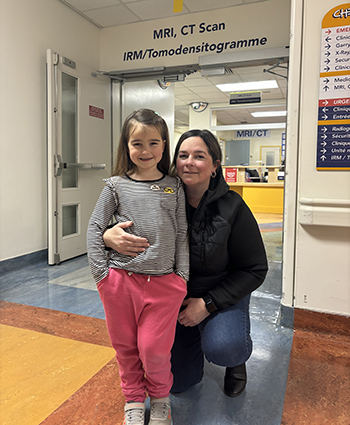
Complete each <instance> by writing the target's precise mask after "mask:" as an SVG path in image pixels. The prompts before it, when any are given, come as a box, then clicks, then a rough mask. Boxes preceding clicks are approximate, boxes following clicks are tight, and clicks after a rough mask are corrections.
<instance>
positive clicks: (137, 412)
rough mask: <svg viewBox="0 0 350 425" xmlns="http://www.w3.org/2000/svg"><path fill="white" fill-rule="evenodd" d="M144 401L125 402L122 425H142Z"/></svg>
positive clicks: (143, 422) (143, 421) (143, 420)
mask: <svg viewBox="0 0 350 425" xmlns="http://www.w3.org/2000/svg"><path fill="white" fill-rule="evenodd" d="M144 424H145V403H133V402H129V403H126V404H125V406H124V422H123V425H144Z"/></svg>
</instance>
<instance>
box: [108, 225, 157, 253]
mask: <svg viewBox="0 0 350 425" xmlns="http://www.w3.org/2000/svg"><path fill="white" fill-rule="evenodd" d="M132 224H133V222H132V221H126V222H125V223H118V224H116V225H115V226H113V227H112V228H110V229H107V230H106V231H105V232H104V234H103V241H104V243H105V245H106V246H108V248H112V249H114V251H117V252H119V253H120V254H124V255H130V256H131V257H136V256H137V255H138V254H139V253H140V252H143V251H145V249H146V248H148V247H149V243H148V241H147V239H146V238H141V237H140V236H135V235H131V234H130V233H126V232H125V231H124V229H126V228H127V227H130V226H131V225H132Z"/></svg>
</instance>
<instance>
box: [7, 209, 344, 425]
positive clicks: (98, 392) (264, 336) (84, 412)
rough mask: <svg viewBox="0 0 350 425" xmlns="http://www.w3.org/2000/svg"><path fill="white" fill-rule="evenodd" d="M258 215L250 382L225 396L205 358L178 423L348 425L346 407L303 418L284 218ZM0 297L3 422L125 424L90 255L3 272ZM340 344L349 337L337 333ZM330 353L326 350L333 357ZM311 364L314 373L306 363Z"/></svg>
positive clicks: (179, 408)
mask: <svg viewBox="0 0 350 425" xmlns="http://www.w3.org/2000/svg"><path fill="white" fill-rule="evenodd" d="M257 219H258V221H259V223H260V228H261V231H262V235H263V239H264V242H265V245H266V249H267V253H268V258H269V265H270V270H269V273H268V276H267V279H266V281H265V282H264V284H263V285H262V286H261V287H260V288H259V290H258V291H255V293H253V296H252V302H251V323H252V338H253V341H254V350H253V354H252V357H251V358H250V360H249V361H248V363H247V370H248V384H247V388H246V391H245V392H244V393H243V394H242V395H241V396H240V397H238V398H237V399H232V398H229V397H227V396H225V395H224V394H223V392H222V388H223V374H224V370H223V368H221V367H218V366H215V365H213V364H209V363H206V365H205V376H204V378H203V381H202V382H201V383H200V384H198V385H196V386H195V387H193V388H191V389H190V390H188V391H187V392H185V393H183V394H180V395H176V396H172V406H173V419H174V424H176V425H184V424H186V425H192V424H193V425H216V424H221V425H228V424H230V425H232V424H236V425H238V424H239V425H260V424H261V425H280V424H281V421H282V415H283V421H284V422H283V423H284V424H285V425H297V424H299V423H300V424H310V425H311V424H312V425H313V424H315V425H316V424H317V425H319V424H321V423H327V424H333V423H334V424H338V423H339V425H349V424H350V419H349V418H350V415H349V414H348V415H347V416H346V415H345V416H344V418H345V419H344V420H345V422H344V421H343V422H336V421H335V422H332V420H333V419H332V416H330V417H329V416H328V422H320V421H318V422H317V421H316V422H315V421H313V420H312V419H310V418H309V422H307V421H306V422H305V421H304V422H302V421H301V419H302V418H304V416H303V414H304V413H303V412H305V411H306V412H307V410H308V406H307V405H305V402H304V401H305V398H304V394H303V392H300V391H299V390H300V388H299V386H298V384H295V382H300V376H301V375H300V374H302V370H300V367H299V368H298V365H299V363H298V361H297V362H296V361H295V359H294V358H292V361H291V362H290V353H291V349H292V341H293V331H292V329H289V328H286V327H283V326H281V324H280V321H279V313H280V300H281V267H282V262H281V259H282V249H281V248H282V247H281V237H282V236H281V235H282V222H281V220H282V218H281V216H277V217H276V216H272V217H269V216H267V215H259V216H257ZM0 299H2V300H3V302H1V303H0V308H1V310H0V332H1V333H2V339H1V360H0V361H1V372H2V374H3V377H2V381H1V390H0V391H1V404H0V417H1V418H2V419H1V421H2V422H1V423H2V425H17V424H25V425H38V424H40V423H43V424H45V425H58V424H60V425H61V424H67V425H68V424H72V425H73V424H94V425H100V424H101V425H102V424H104V425H109V424H111V425H112V424H113V425H121V424H122V418H123V403H124V400H123V396H122V394H121V392H120V388H119V377H118V373H117V364H116V362H115V360H114V353H113V350H112V349H111V347H110V343H109V339H108V335H107V332H106V329H105V323H104V320H103V319H104V312H103V308H102V304H101V302H100V299H99V296H98V293H97V291H96V287H95V284H94V282H93V280H92V278H91V276H90V273H89V270H88V266H87V259H86V257H85V256H83V257H79V258H76V259H74V260H70V261H67V262H65V263H62V264H61V265H59V266H54V267H49V266H47V265H46V263H45V261H41V262H37V263H35V264H28V265H27V266H26V267H24V268H22V269H18V268H17V269H16V270H12V271H7V272H5V273H2V275H1V282H0ZM342 344H343V346H344V344H345V346H346V342H344V340H343V339H342ZM299 345H300V344H299ZM302 346H303V344H301V347H302ZM348 348H349V347H348ZM21 350H22V351H21ZM293 350H295V347H294V343H293ZM293 350H292V353H293V352H294V351H293ZM296 350H297V351H296V356H297V357H296V358H297V359H302V358H303V354H302V350H301V351H300V347H299V348H296ZM348 351H349V350H348ZM345 352H346V350H345V349H344V350H343V351H342V355H341V356H340V360H339V361H338V363H340V365H341V367H345V369H338V371H342V372H344V373H345V374H346V373H349V372H348V371H349V370H350V369H349V368H348V369H346V366H348V363H347V362H348V360H349V359H348V357H346V355H345V354H344V353H345ZM331 356H332V354H331V353H330V354H328V357H327V359H328V362H330V363H332V357H331ZM323 358H325V357H323ZM311 363H312V362H311ZM289 364H291V369H290V371H289V378H288V368H289ZM301 365H302V367H305V364H303V363H301ZM308 365H309V363H308ZM299 366H300V365H299ZM308 371H309V374H310V375H311V376H312V371H313V369H312V368H310V366H308ZM287 378H288V379H289V380H288V388H287V398H286V400H287V399H288V403H287V404H286V403H284V399H285V392H286V386H287ZM290 381H291V382H290ZM308 382H309V383H311V382H312V381H311V380H308ZM317 382H318V381H317ZM346 382H348V381H346ZM346 385H349V384H348V383H347V384H344V386H343V388H344V389H346V388H348V387H346ZM310 386H311V384H310V385H309V387H310ZM309 387H308V386H305V388H309ZM289 388H292V389H293V390H292V391H290V390H288V389H289ZM340 391H342V390H340ZM310 392H311V394H312V388H311V389H310ZM347 394H349V392H348V393H347ZM293 397H294V398H293ZM346 397H348V395H347V396H343V397H340V398H339V399H338V400H333V399H332V398H331V397H330V396H329V398H330V400H331V402H332V403H333V405H334V404H335V406H336V407H335V409H333V411H332V412H331V413H330V414H331V415H332V414H334V412H336V413H337V414H339V412H340V411H343V410H344V409H343V408H342V407H341V405H340V404H339V401H341V402H342V403H345V404H346V401H347V398H346ZM303 402H304V404H303ZM326 404H327V403H323V404H322V406H325V405H326ZM349 405H350V404H349ZM316 410H317V409H316ZM349 410H350V409H349ZM303 420H304V419H303ZM317 420H319V419H317ZM334 420H335V419H334ZM337 420H338V419H337ZM346 420H348V422H346Z"/></svg>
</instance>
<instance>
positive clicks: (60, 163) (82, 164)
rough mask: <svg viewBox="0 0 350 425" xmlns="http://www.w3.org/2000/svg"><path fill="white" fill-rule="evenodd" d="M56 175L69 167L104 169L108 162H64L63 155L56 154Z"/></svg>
mask: <svg viewBox="0 0 350 425" xmlns="http://www.w3.org/2000/svg"><path fill="white" fill-rule="evenodd" d="M54 161H55V166H54V169H55V177H59V176H60V175H61V174H62V170H64V169H67V168H75V169H80V170H81V169H84V170H104V169H105V168H106V164H94V163H91V162H63V161H62V158H61V155H55V159H54Z"/></svg>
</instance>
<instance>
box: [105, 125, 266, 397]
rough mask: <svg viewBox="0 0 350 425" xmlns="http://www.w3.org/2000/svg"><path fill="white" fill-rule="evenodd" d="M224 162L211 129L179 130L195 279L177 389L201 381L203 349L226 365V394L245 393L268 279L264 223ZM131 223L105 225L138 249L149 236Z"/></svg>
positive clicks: (180, 328) (180, 343) (119, 241)
mask: <svg viewBox="0 0 350 425" xmlns="http://www.w3.org/2000/svg"><path fill="white" fill-rule="evenodd" d="M220 164H221V149H220V146H219V143H218V141H217V139H216V137H215V136H214V135H213V134H212V133H210V131H208V130H190V131H188V132H186V133H184V134H183V135H182V136H181V137H180V139H179V141H178V144H177V146H176V149H175V154H174V160H173V170H174V172H175V170H176V173H177V175H178V176H179V177H180V179H181V180H182V181H183V183H184V187H185V193H186V198H187V205H186V207H187V208H186V210H187V220H188V224H189V244H190V279H189V281H188V284H187V291H188V292H187V297H186V299H185V301H184V302H183V306H182V309H181V310H180V313H179V316H178V324H177V328H176V336H175V342H174V346H173V349H172V372H173V375H174V383H173V387H172V392H173V393H178V392H182V391H185V390H186V389H188V388H189V387H191V386H192V385H195V384H197V383H198V382H200V381H201V379H202V377H203V367H204V356H205V357H206V358H207V360H208V361H210V362H213V363H215V364H217V365H220V366H224V367H225V368H226V372H225V378H224V391H225V393H226V394H227V395H228V396H231V397H236V396H239V395H240V394H241V393H242V392H243V391H244V389H245V386H246V380H247V375H246V366H245V363H246V361H247V360H248V359H249V357H250V355H251V352H252V341H251V338H250V320H249V302H250V294H251V293H252V292H253V291H254V290H255V289H257V288H258V287H259V286H260V285H261V284H262V283H263V281H264V279H265V276H266V273H267V269H268V266H267V259H266V253H265V248H264V244H263V242H262V239H261V235H260V231H259V228H258V225H257V223H256V221H255V219H254V217H253V215H252V213H251V211H250V210H249V208H248V207H247V205H246V204H245V203H244V201H243V200H242V198H241V197H240V196H239V195H238V194H236V193H235V192H232V191H229V186H228V185H227V183H226V182H225V180H224V177H223V174H222V169H221V165H220ZM128 225H130V222H128V223H124V224H122V225H117V226H115V227H114V228H113V229H110V230H107V231H106V233H105V234H104V241H105V243H106V245H107V246H108V247H111V248H113V249H115V250H116V251H118V252H121V253H124V254H127V255H132V256H136V255H137V254H138V253H139V252H141V251H143V250H145V249H147V246H148V242H147V240H146V239H144V238H137V237H136V236H133V235H130V234H126V233H124V234H123V230H122V228H123V227H124V228H125V227H127V226H128Z"/></svg>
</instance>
